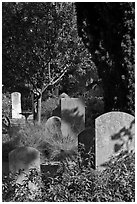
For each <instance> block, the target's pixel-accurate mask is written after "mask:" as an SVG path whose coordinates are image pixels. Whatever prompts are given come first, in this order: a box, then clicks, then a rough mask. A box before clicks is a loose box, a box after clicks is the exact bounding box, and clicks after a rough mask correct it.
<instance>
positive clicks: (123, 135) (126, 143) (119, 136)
mask: <svg viewBox="0 0 137 204" xmlns="http://www.w3.org/2000/svg"><path fill="white" fill-rule="evenodd" d="M134 125H135V119H134V120H133V121H132V122H131V124H130V126H129V128H126V127H123V128H122V129H121V130H120V131H119V132H118V133H116V134H114V135H112V136H111V139H112V140H118V141H121V142H122V144H118V143H116V144H115V146H114V152H118V151H119V150H121V149H123V148H126V150H129V149H130V146H131V143H133V142H134V141H133V139H134V138H133V137H134V136H135V135H134V134H133V131H132V132H131V129H132V128H133V126H134ZM133 145H134V144H133ZM132 148H133V147H132Z"/></svg>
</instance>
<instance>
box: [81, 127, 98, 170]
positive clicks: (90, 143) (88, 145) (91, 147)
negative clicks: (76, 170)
mask: <svg viewBox="0 0 137 204" xmlns="http://www.w3.org/2000/svg"><path fill="white" fill-rule="evenodd" d="M81 145H82V146H81ZM78 146H79V151H80V155H81V157H82V159H83V161H82V165H84V166H87V164H88V160H87V158H89V157H90V161H91V167H92V168H93V169H95V127H94V126H92V127H90V128H87V129H85V130H83V131H82V132H81V133H80V134H79V135H78ZM83 146H84V149H83ZM89 152H90V153H91V154H90V155H89Z"/></svg>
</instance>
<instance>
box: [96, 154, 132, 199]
mask: <svg viewBox="0 0 137 204" xmlns="http://www.w3.org/2000/svg"><path fill="white" fill-rule="evenodd" d="M96 181H97V185H96V188H95V195H94V196H95V201H97V202H134V201H135V153H132V152H131V153H128V152H121V153H120V154H119V155H118V156H116V157H113V158H112V159H111V160H110V161H109V162H108V166H107V168H106V170H104V171H103V172H102V173H101V174H98V176H97V179H96Z"/></svg>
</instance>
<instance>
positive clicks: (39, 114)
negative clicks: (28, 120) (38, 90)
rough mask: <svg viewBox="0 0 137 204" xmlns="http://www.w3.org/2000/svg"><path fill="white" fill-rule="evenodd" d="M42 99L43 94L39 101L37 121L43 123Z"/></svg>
mask: <svg viewBox="0 0 137 204" xmlns="http://www.w3.org/2000/svg"><path fill="white" fill-rule="evenodd" d="M41 101H42V94H41V96H40V98H39V99H38V101H37V123H38V124H40V123H41Z"/></svg>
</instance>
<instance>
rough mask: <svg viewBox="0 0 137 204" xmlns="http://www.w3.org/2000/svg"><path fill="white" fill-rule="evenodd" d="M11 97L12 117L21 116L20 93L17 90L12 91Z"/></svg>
mask: <svg viewBox="0 0 137 204" xmlns="http://www.w3.org/2000/svg"><path fill="white" fill-rule="evenodd" d="M11 98H12V118H17V119H19V118H22V115H21V114H20V113H21V94H20V93H19V92H13V93H12V94H11Z"/></svg>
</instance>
